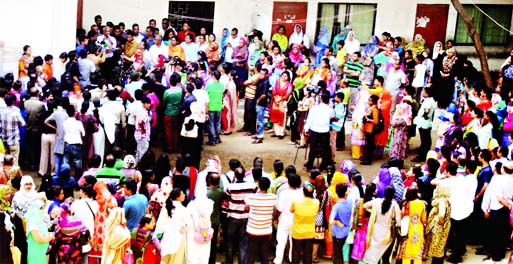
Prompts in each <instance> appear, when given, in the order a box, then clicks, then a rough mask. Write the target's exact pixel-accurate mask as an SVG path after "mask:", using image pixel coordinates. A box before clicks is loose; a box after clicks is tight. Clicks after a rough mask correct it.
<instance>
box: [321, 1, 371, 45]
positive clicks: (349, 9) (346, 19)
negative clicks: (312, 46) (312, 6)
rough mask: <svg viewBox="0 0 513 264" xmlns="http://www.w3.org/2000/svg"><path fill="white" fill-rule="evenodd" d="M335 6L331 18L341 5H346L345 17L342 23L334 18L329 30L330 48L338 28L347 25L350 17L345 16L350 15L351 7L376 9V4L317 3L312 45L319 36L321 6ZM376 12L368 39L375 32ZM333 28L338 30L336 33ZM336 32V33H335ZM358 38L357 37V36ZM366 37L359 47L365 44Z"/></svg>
mask: <svg viewBox="0 0 513 264" xmlns="http://www.w3.org/2000/svg"><path fill="white" fill-rule="evenodd" d="M330 4H331V5H335V8H334V11H335V12H334V14H333V16H335V14H337V13H338V10H339V8H340V6H341V5H346V13H345V14H346V16H345V17H344V20H343V21H339V20H338V17H336V18H335V21H333V25H332V26H331V30H332V36H331V37H330V47H331V43H332V42H333V39H334V38H335V36H336V35H337V34H338V31H339V30H340V27H341V25H344V26H345V25H349V19H350V17H349V16H347V14H348V13H351V9H352V8H351V7H352V6H369V7H372V8H373V9H377V8H378V4H376V3H340V2H322V3H318V5H317V17H316V19H317V21H316V25H315V26H316V32H315V39H314V43H315V41H316V40H317V37H318V36H319V30H320V29H321V20H319V18H320V17H321V16H322V5H330ZM377 13H378V12H377V10H374V15H373V18H372V19H373V20H374V21H373V23H372V31H371V35H370V36H368V37H371V36H373V34H374V31H375V30H376V16H377ZM335 28H337V29H338V30H337V31H333V30H334V29H335ZM335 32H336V33H335ZM357 37H358V36H357ZM368 37H365V41H363V42H362V41H360V46H364V45H365V44H367V38H368ZM358 39H359V40H361V38H358Z"/></svg>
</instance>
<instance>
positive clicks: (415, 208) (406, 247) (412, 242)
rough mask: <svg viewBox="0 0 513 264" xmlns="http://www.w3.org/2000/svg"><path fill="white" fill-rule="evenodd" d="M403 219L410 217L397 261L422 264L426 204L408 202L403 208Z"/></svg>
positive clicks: (418, 201)
mask: <svg viewBox="0 0 513 264" xmlns="http://www.w3.org/2000/svg"><path fill="white" fill-rule="evenodd" d="M402 215H403V217H404V216H409V217H410V224H409V227H408V236H407V237H406V239H405V240H404V241H403V243H402V245H401V250H400V253H399V257H398V258H399V259H403V260H413V261H414V263H422V255H423V251H424V227H425V226H426V218H427V216H426V203H425V202H424V201H422V200H419V199H416V200H413V201H409V202H407V203H406V205H405V206H404V208H403V214H402Z"/></svg>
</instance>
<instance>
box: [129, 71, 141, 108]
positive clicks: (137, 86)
mask: <svg viewBox="0 0 513 264" xmlns="http://www.w3.org/2000/svg"><path fill="white" fill-rule="evenodd" d="M144 83H146V81H145V80H143V79H141V73H140V72H135V71H134V72H132V73H130V83H127V84H126V85H125V91H127V92H128V93H129V94H130V95H131V96H132V97H134V96H135V92H136V91H137V90H141V88H142V85H143V84H144ZM128 105H130V103H129V102H128V101H127V106H128Z"/></svg>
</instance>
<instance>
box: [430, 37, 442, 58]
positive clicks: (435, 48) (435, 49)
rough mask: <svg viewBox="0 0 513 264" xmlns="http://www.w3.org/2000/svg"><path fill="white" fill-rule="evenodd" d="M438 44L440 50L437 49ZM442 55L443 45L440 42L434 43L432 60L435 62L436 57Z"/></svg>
mask: <svg viewBox="0 0 513 264" xmlns="http://www.w3.org/2000/svg"><path fill="white" fill-rule="evenodd" d="M437 44H440V48H437V47H436V45H437ZM443 53H444V44H443V43H442V42H441V41H437V42H435V45H434V46H433V55H432V56H431V59H432V60H436V58H438V55H441V54H443Z"/></svg>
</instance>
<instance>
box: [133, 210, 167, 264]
mask: <svg viewBox="0 0 513 264" xmlns="http://www.w3.org/2000/svg"><path fill="white" fill-rule="evenodd" d="M154 229H155V218H154V217H153V216H152V215H145V216H143V217H142V218H141V221H140V222H139V228H134V230H132V240H131V241H130V245H131V248H132V252H133V253H134V259H135V261H136V263H151V264H157V263H160V242H159V239H158V238H157V237H156V236H154V234H153V230H154Z"/></svg>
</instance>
